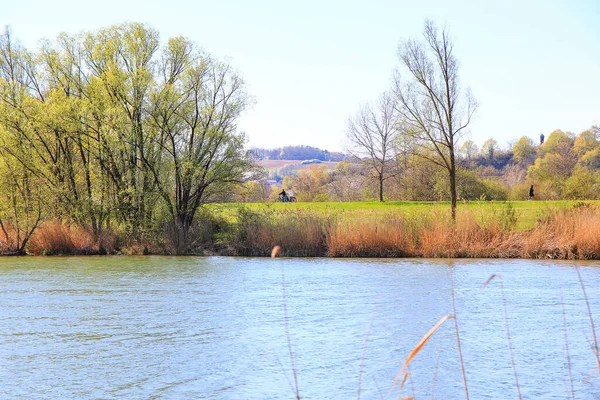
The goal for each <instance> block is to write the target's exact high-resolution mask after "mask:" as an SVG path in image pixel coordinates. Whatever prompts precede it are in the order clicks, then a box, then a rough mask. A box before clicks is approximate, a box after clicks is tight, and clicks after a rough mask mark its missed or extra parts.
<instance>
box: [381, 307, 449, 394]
mask: <svg viewBox="0 0 600 400" xmlns="http://www.w3.org/2000/svg"><path fill="white" fill-rule="evenodd" d="M450 318H454V316H453V315H446V316H444V317H442V319H440V320H439V321H438V322H437V323H436V324H435V325H434V326H433V327H432V328H431V329H430V330H429V331H428V332H427V333H426V334H425V336H423V338H422V339H421V340H420V341H419V343H417V345H416V346H415V348H414V349H412V351H411V352H410V353H409V354H408V357H406V360H404V364H402V368H400V371H399V372H398V374H397V375H396V378H395V379H394V381H393V382H392V387H391V388H390V390H389V391H388V394H387V395H386V397H387V396H389V394H390V393H391V392H392V390H394V387H395V386H396V384H397V383H398V381H399V380H400V377H402V376H403V373H404V370H405V369H406V367H407V366H408V364H410V362H411V361H412V360H413V358H415V356H416V355H417V354H418V353H419V351H421V349H422V348H423V346H425V344H426V343H427V341H428V340H429V338H430V337H431V335H433V334H434V333H435V331H436V330H437V329H438V328H439V327H440V326H441V325H442V324H443V323H444V322H445V321H446V320H448V319H450ZM408 375H409V374H408V372H407V373H406V374H404V379H402V384H404V382H405V381H406V378H408Z"/></svg>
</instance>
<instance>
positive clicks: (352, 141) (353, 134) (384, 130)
mask: <svg viewBox="0 0 600 400" xmlns="http://www.w3.org/2000/svg"><path fill="white" fill-rule="evenodd" d="M396 108H397V107H396V98H395V97H394V96H393V95H392V94H391V93H383V94H382V95H381V96H380V97H379V99H378V101H377V102H376V104H375V105H374V106H372V105H365V106H364V107H363V108H362V109H361V110H360V111H359V112H358V113H357V114H356V116H355V117H354V118H350V120H349V122H348V131H347V135H346V136H347V139H348V144H349V146H348V147H349V148H348V151H349V152H350V153H351V154H352V155H353V156H355V157H357V158H359V159H360V160H362V161H363V162H364V163H366V164H368V165H369V166H370V167H372V168H373V170H374V171H375V176H376V177H377V181H378V183H379V201H383V184H384V181H385V180H387V179H389V178H391V177H392V176H394V175H395V174H396V171H397V168H395V167H397V164H395V163H394V162H393V161H394V155H395V151H394V146H395V144H396V137H397V136H398V134H399V132H400V129H399V127H398V124H397V122H398V120H397V113H396Z"/></svg>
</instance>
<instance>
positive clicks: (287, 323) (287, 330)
mask: <svg viewBox="0 0 600 400" xmlns="http://www.w3.org/2000/svg"><path fill="white" fill-rule="evenodd" d="M280 250H281V247H280V246H274V247H273V250H272V251H271V257H272V258H275V257H277V254H279V251H280ZM280 266H281V294H282V296H283V318H284V323H285V336H286V339H287V345H288V353H289V355H290V364H291V366H292V374H293V375H294V395H295V399H296V400H300V386H299V384H298V370H297V368H296V361H295V357H294V352H293V351H292V339H291V336H290V321H289V317H288V310H287V296H286V292H285V274H284V272H283V264H280Z"/></svg>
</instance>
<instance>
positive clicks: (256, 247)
mask: <svg viewBox="0 0 600 400" xmlns="http://www.w3.org/2000/svg"><path fill="white" fill-rule="evenodd" d="M237 220H238V221H237V225H236V229H235V231H234V234H233V236H232V238H231V246H232V247H233V252H234V254H237V255H244V256H263V257H267V256H270V255H271V250H272V249H273V247H274V246H276V245H279V246H281V249H282V252H281V255H282V256H295V257H318V256H323V255H325V254H326V253H327V248H326V243H325V232H326V231H327V229H328V228H327V226H328V225H329V224H330V220H331V217H328V216H322V215H319V214H314V213H312V212H310V211H308V210H263V211H251V210H248V209H242V210H240V212H239V213H238V218H237Z"/></svg>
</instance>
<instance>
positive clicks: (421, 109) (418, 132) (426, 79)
mask: <svg viewBox="0 0 600 400" xmlns="http://www.w3.org/2000/svg"><path fill="white" fill-rule="evenodd" d="M423 37H424V39H425V41H424V42H423V41H417V40H414V39H410V40H407V41H403V42H401V43H400V46H399V48H398V56H399V58H400V62H401V65H402V67H403V69H404V70H405V71H406V72H407V74H406V75H407V78H404V77H403V76H401V75H400V73H398V74H396V77H395V82H394V93H395V94H396V98H397V101H398V103H397V104H398V107H397V111H398V114H399V116H400V119H401V120H402V121H403V123H404V124H405V126H406V128H407V130H408V131H409V132H410V134H411V135H413V136H414V137H415V138H416V139H417V140H418V141H420V142H421V144H422V145H423V146H424V147H426V148H428V149H429V150H433V154H435V156H434V157H431V156H429V155H428V154H429V153H428V152H423V154H422V156H423V157H425V158H426V159H428V160H430V161H432V162H433V163H435V164H437V165H439V166H441V167H443V168H444V169H446V170H447V171H448V179H449V182H450V198H451V207H452V220H453V221H455V220H456V168H457V166H456V152H457V148H456V147H457V144H458V141H459V139H460V137H461V135H462V134H463V133H464V132H465V129H466V128H467V126H468V125H469V123H470V121H471V117H472V116H473V113H474V112H475V109H476V108H477V103H476V101H475V100H474V99H473V98H472V97H471V95H470V93H469V91H468V90H467V91H466V92H465V93H463V91H462V90H461V87H460V84H459V79H458V61H457V60H456V57H455V56H454V53H453V49H454V45H453V43H452V41H451V39H450V37H449V35H448V31H447V29H446V28H444V29H442V30H441V31H439V30H438V29H437V27H436V26H435V25H434V24H433V22H431V21H425V29H424V32H423Z"/></svg>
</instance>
